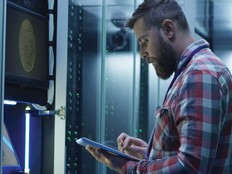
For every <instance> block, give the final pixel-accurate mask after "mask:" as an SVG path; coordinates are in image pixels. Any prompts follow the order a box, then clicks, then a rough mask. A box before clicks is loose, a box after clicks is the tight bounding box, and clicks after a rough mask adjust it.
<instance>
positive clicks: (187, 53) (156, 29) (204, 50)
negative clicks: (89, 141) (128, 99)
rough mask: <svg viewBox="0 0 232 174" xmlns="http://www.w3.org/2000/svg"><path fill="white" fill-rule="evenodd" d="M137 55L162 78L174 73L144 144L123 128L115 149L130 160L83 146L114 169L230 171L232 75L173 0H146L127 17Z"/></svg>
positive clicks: (216, 173)
mask: <svg viewBox="0 0 232 174" xmlns="http://www.w3.org/2000/svg"><path fill="white" fill-rule="evenodd" d="M128 26H129V27H130V28H132V29H133V30H134V32H135V35H136V37H137V39H138V42H139V43H140V52H141V57H142V58H144V59H146V61H147V62H148V63H150V64H152V65H153V66H154V68H155V70H156V73H157V75H158V76H159V77H161V78H162V79H167V78H169V77H170V76H171V75H172V73H173V72H174V73H175V75H174V78H173V80H172V82H171V84H170V86H169V88H168V91H167V93H166V97H165V99H164V103H163V106H162V107H160V108H158V109H157V113H156V120H157V122H156V125H155V129H154V132H153V133H152V136H151V140H150V142H149V144H147V143H145V142H144V141H142V140H141V139H138V138H133V137H130V136H129V135H127V134H125V133H122V134H121V135H120V136H119V137H118V139H117V142H118V147H119V150H121V151H123V152H125V153H127V154H130V155H133V156H135V157H138V158H140V159H141V160H140V161H130V160H127V159H124V158H120V157H118V156H115V155H112V154H109V153H107V152H105V151H103V150H101V149H96V148H93V147H90V146H87V148H86V149H87V150H88V151H89V152H90V153H91V154H92V155H93V156H94V157H95V158H96V159H97V160H99V161H101V162H103V163H105V164H106V165H107V166H109V167H111V168H112V169H114V170H115V171H117V172H118V173H143V174H144V173H146V174H150V173H164V174H179V173H187V174H191V173H202V174H207V173H209V174H221V173H224V174H231V173H232V77H231V73H230V72H229V70H228V68H227V67H226V66H225V65H224V64H223V63H222V61H221V60H220V59H219V58H217V57H216V56H215V55H214V54H213V53H212V51H211V50H210V49H209V44H208V43H207V42H206V41H205V40H198V41H195V39H194V38H193V37H192V35H191V33H190V30H189V26H188V23H187V21H186V18H185V15H184V13H183V11H182V9H181V7H180V6H179V5H178V3H177V2H176V1H175V0H145V1H144V2H143V3H142V4H141V5H140V6H139V7H138V8H137V9H136V10H135V12H134V14H133V16H132V17H131V18H130V19H129V21H128Z"/></svg>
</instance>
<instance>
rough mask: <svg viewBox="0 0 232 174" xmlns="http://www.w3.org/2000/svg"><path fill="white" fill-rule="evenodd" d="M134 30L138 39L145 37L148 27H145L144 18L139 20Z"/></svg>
mask: <svg viewBox="0 0 232 174" xmlns="http://www.w3.org/2000/svg"><path fill="white" fill-rule="evenodd" d="M133 30H134V32H135V35H136V37H137V39H140V38H141V37H143V35H144V33H145V31H146V27H145V25H144V21H143V18H139V19H138V20H137V21H136V22H135V24H134V27H133Z"/></svg>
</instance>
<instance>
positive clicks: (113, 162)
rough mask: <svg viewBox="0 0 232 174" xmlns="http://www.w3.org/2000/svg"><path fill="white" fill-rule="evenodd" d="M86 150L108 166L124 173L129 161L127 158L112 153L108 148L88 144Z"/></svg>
mask: <svg viewBox="0 0 232 174" xmlns="http://www.w3.org/2000/svg"><path fill="white" fill-rule="evenodd" d="M86 150H87V151H89V152H90V154H91V155H92V156H93V157H94V158H95V159H96V160H98V161H100V162H102V163H104V164H105V165H106V166H107V167H109V168H111V169H113V170H115V171H116V172H118V173H122V169H123V166H124V164H125V163H126V162H127V161H128V160H127V159H126V158H123V157H119V156H117V155H114V154H111V153H109V152H107V151H106V150H103V149H100V148H95V147H92V146H89V145H87V146H86Z"/></svg>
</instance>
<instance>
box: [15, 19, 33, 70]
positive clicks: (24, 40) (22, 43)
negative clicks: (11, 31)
mask: <svg viewBox="0 0 232 174" xmlns="http://www.w3.org/2000/svg"><path fill="white" fill-rule="evenodd" d="M19 56H20V60H21V63H22V66H23V69H24V70H25V71H26V72H30V71H31V70H32V69H33V68H34V65H35V59H36V41H35V34H34V29H33V26H32V24H31V22H30V21H29V20H28V19H25V20H23V22H22V24H21V26H20V31H19Z"/></svg>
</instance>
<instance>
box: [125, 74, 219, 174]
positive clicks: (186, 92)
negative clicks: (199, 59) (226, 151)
mask: <svg viewBox="0 0 232 174" xmlns="http://www.w3.org/2000/svg"><path fill="white" fill-rule="evenodd" d="M217 79H218V77H216V76H213V75H212V74H210V73H208V72H205V71H202V70H194V71H191V72H189V73H188V74H187V75H185V77H184V78H183V79H182V83H181V85H179V87H178V92H177V95H176V96H175V97H174V98H175V99H173V100H172V101H171V104H172V109H173V112H174V120H175V124H176V127H177V130H178V133H179V141H180V147H179V149H178V152H177V154H176V155H174V156H171V157H167V158H163V159H160V160H150V161H140V162H132V161H129V162H127V163H126V165H125V167H124V169H125V170H124V173H125V174H133V173H136V174H140V173H143V174H151V173H157V174H158V173H162V174H180V173H190V174H191V173H210V170H211V168H212V165H213V161H214V159H215V156H216V150H217V145H218V141H219V134H220V131H221V127H222V113H223V111H222V95H223V94H222V91H221V86H220V84H219V81H218V80H217ZM173 101H174V102H173ZM173 103H174V104H173Z"/></svg>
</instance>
